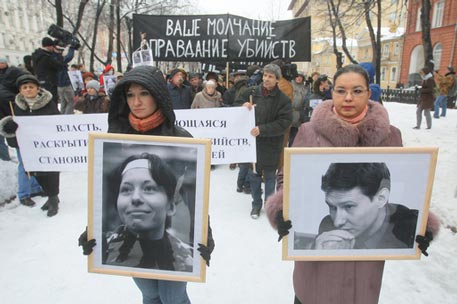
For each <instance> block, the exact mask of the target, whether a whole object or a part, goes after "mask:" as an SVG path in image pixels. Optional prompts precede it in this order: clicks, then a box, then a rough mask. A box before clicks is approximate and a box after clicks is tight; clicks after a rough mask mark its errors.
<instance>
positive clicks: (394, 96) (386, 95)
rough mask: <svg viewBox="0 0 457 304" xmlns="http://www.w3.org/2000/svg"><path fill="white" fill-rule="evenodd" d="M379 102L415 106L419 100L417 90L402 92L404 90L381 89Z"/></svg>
mask: <svg viewBox="0 0 457 304" xmlns="http://www.w3.org/2000/svg"><path fill="white" fill-rule="evenodd" d="M381 100H382V101H383V102H390V101H394V102H400V103H409V104H417V102H418V100H419V88H417V89H415V90H411V89H408V90H404V89H382V90H381Z"/></svg>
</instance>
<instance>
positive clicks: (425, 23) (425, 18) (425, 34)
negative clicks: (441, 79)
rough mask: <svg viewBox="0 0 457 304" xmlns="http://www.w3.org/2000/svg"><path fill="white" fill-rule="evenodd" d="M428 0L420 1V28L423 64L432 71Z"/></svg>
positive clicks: (429, 7)
mask: <svg viewBox="0 0 457 304" xmlns="http://www.w3.org/2000/svg"><path fill="white" fill-rule="evenodd" d="M431 7H432V5H431V3H430V0H422V8H421V26H422V44H423V46H424V62H425V64H424V65H425V66H426V67H429V68H430V69H431V70H432V71H433V70H434V69H435V64H434V63H433V47H432V39H431V37H430V28H431V25H430V10H431Z"/></svg>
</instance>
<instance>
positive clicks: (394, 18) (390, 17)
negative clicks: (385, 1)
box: [389, 12, 397, 23]
mask: <svg viewBox="0 0 457 304" xmlns="http://www.w3.org/2000/svg"><path fill="white" fill-rule="evenodd" d="M396 19H397V13H396V12H393V13H390V15H389V21H390V22H391V23H392V22H395V20H396Z"/></svg>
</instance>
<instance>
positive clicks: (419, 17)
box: [416, 7, 422, 32]
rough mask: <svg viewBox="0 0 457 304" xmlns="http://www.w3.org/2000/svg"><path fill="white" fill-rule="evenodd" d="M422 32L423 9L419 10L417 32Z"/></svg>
mask: <svg viewBox="0 0 457 304" xmlns="http://www.w3.org/2000/svg"><path fill="white" fill-rule="evenodd" d="M420 31H422V24H421V8H420V7H419V8H418V9H417V18H416V32H420Z"/></svg>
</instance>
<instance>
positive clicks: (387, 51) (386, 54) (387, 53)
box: [382, 44, 389, 56]
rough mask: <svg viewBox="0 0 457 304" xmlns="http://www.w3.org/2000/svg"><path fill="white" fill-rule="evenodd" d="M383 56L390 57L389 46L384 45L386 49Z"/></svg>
mask: <svg viewBox="0 0 457 304" xmlns="http://www.w3.org/2000/svg"><path fill="white" fill-rule="evenodd" d="M382 55H383V56H389V45H388V44H385V45H384V48H383V49H382Z"/></svg>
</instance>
